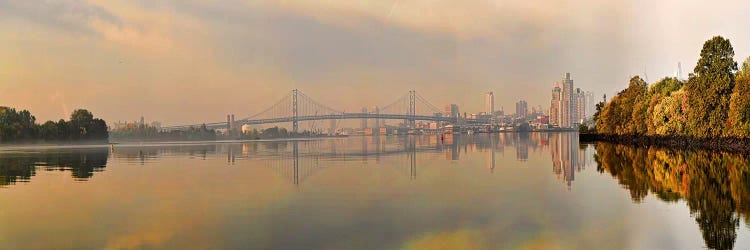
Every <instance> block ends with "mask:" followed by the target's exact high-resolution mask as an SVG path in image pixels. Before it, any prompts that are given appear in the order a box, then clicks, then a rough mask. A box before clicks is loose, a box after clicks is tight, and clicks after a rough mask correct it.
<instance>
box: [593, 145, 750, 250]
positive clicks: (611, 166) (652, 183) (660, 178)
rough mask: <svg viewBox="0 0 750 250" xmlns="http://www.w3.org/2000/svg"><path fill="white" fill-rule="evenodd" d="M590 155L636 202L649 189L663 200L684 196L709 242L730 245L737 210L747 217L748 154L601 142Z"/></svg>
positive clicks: (749, 197) (713, 246)
mask: <svg viewBox="0 0 750 250" xmlns="http://www.w3.org/2000/svg"><path fill="white" fill-rule="evenodd" d="M594 159H595V161H596V163H597V170H598V171H599V172H601V173H604V172H607V173H609V174H611V175H612V176H613V177H614V178H616V179H617V180H618V181H619V183H620V184H621V185H623V186H624V187H625V188H626V189H628V190H629V191H630V195H631V197H632V199H633V201H634V202H641V201H642V200H643V198H645V197H646V196H647V195H648V193H649V192H651V193H653V194H655V195H656V197H658V198H659V199H660V200H663V201H667V202H675V201H678V200H680V199H683V200H685V201H686V202H687V205H688V207H689V208H690V212H691V216H692V217H694V218H695V221H696V222H697V224H698V226H699V228H700V230H701V233H702V234H703V240H704V241H705V243H706V247H708V248H711V249H732V248H733V246H734V242H735V239H736V238H737V231H736V230H737V228H738V227H739V216H742V217H743V218H745V222H746V223H747V221H748V219H750V206H749V205H748V203H749V202H750V195H749V194H750V181H749V180H750V167H749V161H748V157H747V156H744V155H740V154H728V153H717V152H706V151H676V150H669V149H655V148H639V147H632V146H625V145H614V144H607V143H599V144H597V146H596V155H595V156H594ZM748 226H749V227H750V225H748Z"/></svg>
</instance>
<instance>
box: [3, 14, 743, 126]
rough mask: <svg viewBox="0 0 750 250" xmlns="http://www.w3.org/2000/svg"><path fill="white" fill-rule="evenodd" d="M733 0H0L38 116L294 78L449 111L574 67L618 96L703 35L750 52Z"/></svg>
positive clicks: (144, 109) (6, 58) (668, 68)
mask: <svg viewBox="0 0 750 250" xmlns="http://www.w3.org/2000/svg"><path fill="white" fill-rule="evenodd" d="M748 13H750V3H748V2H747V1H746V0H735V1H721V0H715V1H678V0H668V1H650V0H649V1H646V0H643V1H641V0H635V1H599V0H581V1H576V0H571V1H526V0H510V1H455V0H402V1H392V0H382V1H365V0H304V1H240V0H228V1H214V0H165V1H149V0H35V1H29V0H0V105H1V106H12V107H16V108H20V109H28V110H30V111H31V112H32V113H33V114H35V115H36V116H37V119H39V120H48V119H60V118H64V117H68V114H69V112H70V111H72V109H74V108H78V107H83V108H87V109H89V110H91V111H92V112H94V114H95V115H96V116H99V117H102V118H104V119H106V120H108V121H110V122H112V121H116V120H136V119H138V118H139V117H140V116H141V115H143V116H145V117H146V119H147V120H153V119H157V120H160V121H162V122H163V123H165V124H175V123H194V122H211V121H222V120H224V119H225V115H226V114H228V113H234V114H236V115H237V116H238V117H245V116H249V115H252V114H254V113H256V112H257V111H260V110H262V109H264V108H265V107H266V106H268V105H270V104H272V103H274V102H275V101H276V100H277V99H279V98H281V97H282V96H284V95H285V94H286V93H288V92H289V91H290V90H291V89H294V88H298V89H300V90H302V91H304V92H305V93H307V94H308V95H309V96H312V97H314V98H316V99H317V100H318V101H319V102H322V103H325V104H328V105H329V106H333V107H336V108H339V109H347V110H356V109H359V107H361V106H363V105H367V106H373V105H385V104H388V103H390V102H392V101H393V100H395V99H397V98H398V97H400V96H402V95H403V94H405V93H407V92H408V91H409V89H410V88H414V89H416V90H417V91H418V92H420V93H421V94H422V96H424V97H426V98H427V99H429V100H430V101H431V102H432V103H433V104H435V105H437V106H438V107H441V108H442V107H443V106H444V105H445V104H448V103H457V104H459V106H460V108H461V111H462V112H463V111H467V112H477V111H481V109H482V108H483V105H484V104H483V102H484V98H483V96H482V93H483V92H486V91H494V92H495V96H496V97H495V98H496V101H495V103H496V105H497V107H496V109H500V108H501V107H504V108H505V110H506V111H510V112H511V113H512V112H514V103H515V102H516V101H518V100H519V99H526V100H527V101H528V102H529V105H533V106H537V105H542V107H543V108H545V109H546V108H548V106H549V96H550V88H551V87H552V85H553V83H554V82H555V81H559V79H560V78H562V76H563V75H564V73H565V72H570V73H572V76H573V78H574V80H575V85H576V87H580V88H582V89H584V90H591V91H594V92H595V93H596V95H597V96H601V94H602V93H607V94H608V95H611V94H612V93H614V92H616V91H617V90H619V89H621V88H623V87H625V86H626V85H627V81H628V77H629V76H632V75H635V74H641V75H642V74H643V73H644V71H645V72H646V73H647V74H648V79H649V80H650V82H653V81H655V80H657V79H659V78H661V77H664V76H671V75H673V74H674V71H675V70H676V65H677V62H682V68H683V72H684V73H683V74H684V75H687V74H688V73H689V72H692V68H693V67H694V65H695V62H696V61H697V59H698V55H699V52H700V48H701V46H702V44H703V42H704V41H705V40H707V39H709V38H711V37H712V36H714V35H722V36H724V37H727V38H729V39H730V40H731V41H732V44H733V45H734V48H735V52H736V55H737V56H736V58H735V59H736V60H737V61H742V60H744V58H746V57H747V56H750V31H749V30H748V25H747V24H749V23H750V15H748Z"/></svg>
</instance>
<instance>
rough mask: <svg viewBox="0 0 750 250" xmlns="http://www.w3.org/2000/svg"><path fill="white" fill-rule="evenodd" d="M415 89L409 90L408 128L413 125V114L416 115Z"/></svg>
mask: <svg viewBox="0 0 750 250" xmlns="http://www.w3.org/2000/svg"><path fill="white" fill-rule="evenodd" d="M416 103H417V91H416V90H413V89H412V90H409V128H414V127H415V125H416V124H415V119H414V116H416V115H417V107H416Z"/></svg>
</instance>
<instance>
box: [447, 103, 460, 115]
mask: <svg viewBox="0 0 750 250" xmlns="http://www.w3.org/2000/svg"><path fill="white" fill-rule="evenodd" d="M444 115H445V116H447V117H458V116H459V115H460V113H459V112H458V105H456V104H448V105H445V113H444Z"/></svg>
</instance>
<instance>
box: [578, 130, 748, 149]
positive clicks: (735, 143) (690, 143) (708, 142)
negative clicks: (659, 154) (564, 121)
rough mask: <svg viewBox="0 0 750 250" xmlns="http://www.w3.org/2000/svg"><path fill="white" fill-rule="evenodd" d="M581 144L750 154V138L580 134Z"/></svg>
mask: <svg viewBox="0 0 750 250" xmlns="http://www.w3.org/2000/svg"><path fill="white" fill-rule="evenodd" d="M578 138H579V141H580V142H609V143H616V144H625V145H632V146H638V147H660V148H670V149H683V150H698V149H699V150H709V151H722V152H750V138H735V137H719V138H693V137H688V136H646V135H608V134H586V133H584V134H579V137H578Z"/></svg>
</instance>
